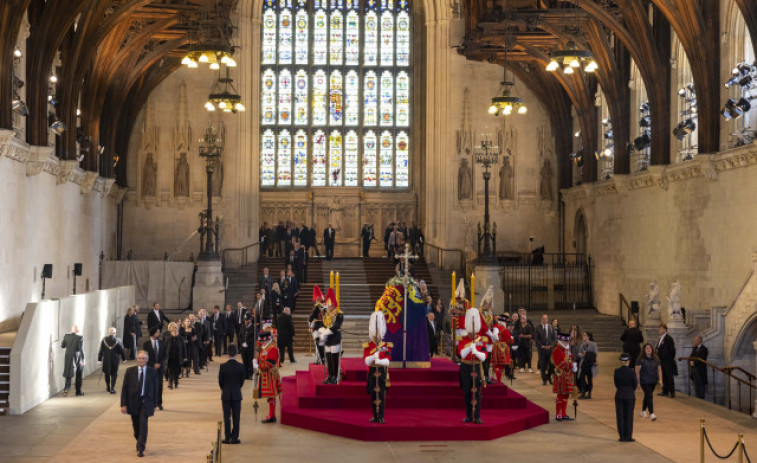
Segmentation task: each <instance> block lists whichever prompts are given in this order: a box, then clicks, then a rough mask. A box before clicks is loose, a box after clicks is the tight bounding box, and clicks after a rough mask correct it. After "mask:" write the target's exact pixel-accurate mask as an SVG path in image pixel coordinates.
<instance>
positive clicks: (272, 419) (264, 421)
mask: <svg viewBox="0 0 757 463" xmlns="http://www.w3.org/2000/svg"><path fill="white" fill-rule="evenodd" d="M275 422H276V417H275V416H272V417H270V418H266V419H264V420H263V423H275Z"/></svg>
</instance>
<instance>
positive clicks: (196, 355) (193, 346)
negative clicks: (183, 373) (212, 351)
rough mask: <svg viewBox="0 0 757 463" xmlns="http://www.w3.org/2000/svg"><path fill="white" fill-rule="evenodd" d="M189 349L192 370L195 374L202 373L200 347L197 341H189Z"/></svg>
mask: <svg viewBox="0 0 757 463" xmlns="http://www.w3.org/2000/svg"><path fill="white" fill-rule="evenodd" d="M187 345H188V347H189V357H190V359H191V361H192V369H193V370H194V371H195V373H199V372H200V346H198V343H197V341H189V342H188V343H187Z"/></svg>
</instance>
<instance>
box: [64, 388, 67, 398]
mask: <svg viewBox="0 0 757 463" xmlns="http://www.w3.org/2000/svg"><path fill="white" fill-rule="evenodd" d="M66 396H68V389H63V397H66Z"/></svg>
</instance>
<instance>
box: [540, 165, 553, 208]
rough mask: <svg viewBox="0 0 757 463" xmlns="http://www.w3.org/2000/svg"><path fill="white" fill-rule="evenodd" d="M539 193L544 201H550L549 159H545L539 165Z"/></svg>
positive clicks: (550, 167) (550, 177) (550, 171)
mask: <svg viewBox="0 0 757 463" xmlns="http://www.w3.org/2000/svg"><path fill="white" fill-rule="evenodd" d="M539 194H540V197H541V199H543V200H544V201H552V164H551V163H550V162H549V159H545V160H544V164H543V165H542V167H541V183H540V184H539Z"/></svg>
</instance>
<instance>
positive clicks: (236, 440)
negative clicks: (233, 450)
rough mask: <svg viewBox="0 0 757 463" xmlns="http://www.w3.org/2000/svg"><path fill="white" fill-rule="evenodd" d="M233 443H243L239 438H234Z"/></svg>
mask: <svg viewBox="0 0 757 463" xmlns="http://www.w3.org/2000/svg"><path fill="white" fill-rule="evenodd" d="M231 443H232V444H241V443H242V441H241V440H239V439H234V440H232V441H231Z"/></svg>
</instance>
